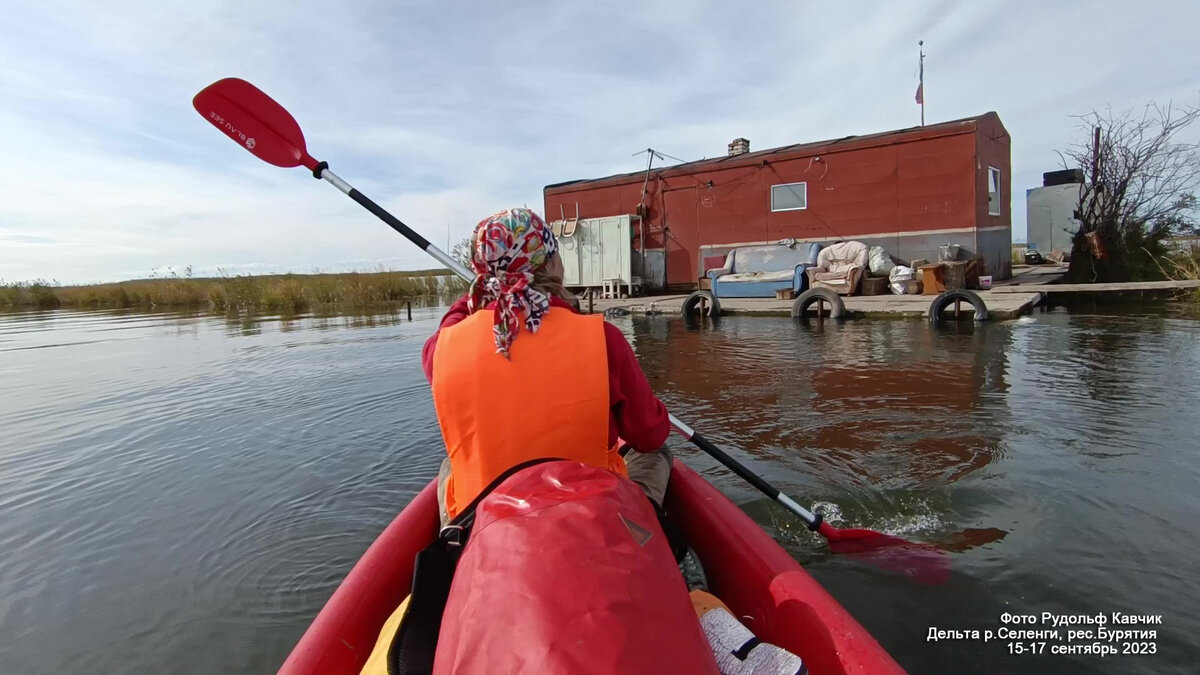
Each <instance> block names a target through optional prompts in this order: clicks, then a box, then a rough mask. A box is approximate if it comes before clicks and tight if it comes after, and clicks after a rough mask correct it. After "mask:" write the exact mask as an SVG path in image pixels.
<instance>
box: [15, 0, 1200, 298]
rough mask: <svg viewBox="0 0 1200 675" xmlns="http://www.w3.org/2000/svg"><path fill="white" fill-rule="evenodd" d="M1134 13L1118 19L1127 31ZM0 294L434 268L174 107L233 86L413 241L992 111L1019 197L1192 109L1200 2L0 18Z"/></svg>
mask: <svg viewBox="0 0 1200 675" xmlns="http://www.w3.org/2000/svg"><path fill="white" fill-rule="evenodd" d="M1135 7H1136V9H1134V8H1135ZM0 16H3V17H4V21H3V22H2V23H0V280H3V281H9V282H11V281H20V280H30V279H36V278H42V279H50V280H57V281H59V282H61V283H92V282H100V281H113V280H120V279H130V278H140V277H146V276H149V275H151V274H164V273H169V272H170V271H172V270H174V271H176V272H178V273H183V272H184V270H185V269H186V268H187V267H189V266H190V267H191V268H192V271H193V273H194V274H197V275H208V274H216V273H225V274H249V273H274V272H286V271H292V272H312V271H315V270H321V271H344V270H374V269H423V268H429V267H432V266H434V265H433V264H431V262H430V260H429V259H428V258H427V257H426V256H425V254H423V253H422V252H421V251H419V250H418V249H416V248H415V247H414V246H412V245H411V244H409V243H408V242H407V241H406V240H404V239H403V238H401V237H400V236H399V235H396V234H395V233H393V232H392V231H391V230H390V229H389V228H388V227H386V226H385V225H383V224H382V223H381V222H379V221H378V220H376V219H375V218H374V217H372V216H371V215H370V214H368V213H367V212H366V211H364V210H362V209H361V208H360V207H359V206H357V205H356V204H354V203H353V202H352V201H350V200H349V199H346V198H345V197H344V196H343V195H341V194H340V193H338V192H337V191H336V190H334V189H333V188H332V187H330V186H329V185H327V184H325V183H324V182H323V181H316V180H313V179H312V177H311V174H310V173H308V172H307V171H306V170H304V169H303V168H295V169H279V168H275V167H272V166H269V165H267V164H264V163H263V162H261V161H259V160H258V159H256V158H254V157H253V156H252V155H251V154H250V153H248V152H245V151H244V150H239V149H238V148H237V147H235V146H234V145H233V144H232V143H231V142H230V141H229V140H228V139H226V138H224V137H222V136H221V135H220V134H219V133H217V132H216V130H215V129H213V128H212V127H211V126H209V125H208V123H206V122H205V121H204V120H203V119H202V118H201V117H200V116H199V115H198V114H197V113H196V112H195V110H194V109H193V108H192V106H191V99H192V96H194V95H195V94H196V92H198V91H199V90H200V89H202V88H203V87H204V86H206V85H208V84H209V83H211V82H213V81H216V80H218V79H221V78H224V77H230V76H236V77H241V78H243V79H246V80H249V81H250V82H253V83H255V84H256V85H257V86H259V87H260V88H262V89H263V90H264V91H266V92H267V93H269V94H270V95H271V96H272V97H274V98H275V99H276V100H278V101H279V102H280V103H282V104H283V105H284V106H285V107H286V108H288V109H289V110H290V111H291V112H292V114H293V115H294V116H295V117H296V119H297V121H298V122H299V123H300V125H301V127H302V128H303V130H304V134H305V137H306V139H307V143H308V149H309V151H310V152H311V153H312V154H313V155H314V156H316V157H317V158H318V159H324V160H327V161H329V163H330V165H331V168H332V169H333V170H334V171H336V172H337V173H338V174H339V175H340V176H341V177H342V178H344V179H346V180H347V181H349V182H350V183H352V184H354V185H355V186H356V187H358V189H359V190H360V191H362V192H363V193H365V194H366V195H368V196H370V197H371V198H373V199H374V200H375V201H377V202H379V203H380V204H381V205H383V206H384V207H385V208H387V209H388V210H390V211H391V212H392V213H394V214H395V215H396V216H397V217H399V218H400V219H401V220H403V221H405V222H406V223H408V224H409V225H411V226H412V227H414V228H415V229H416V230H418V231H419V232H421V233H423V234H424V235H425V236H426V237H428V238H429V239H430V240H431V241H432V242H434V243H435V244H437V245H439V246H442V245H444V244H445V243H446V241H447V240H449V241H451V242H455V241H458V240H460V239H462V238H463V237H465V236H467V234H468V233H469V232H470V229H471V226H472V225H473V224H474V223H475V222H477V221H478V220H479V219H480V218H482V217H483V216H485V215H487V214H488V213H491V212H494V211H497V210H499V209H502V208H506V207H510V206H521V205H528V206H529V207H531V208H534V209H536V210H538V211H540V210H541V208H542V188H543V187H544V186H545V185H547V184H551V183H557V182H562V181H566V180H572V179H578V178H592V177H599V176H604V175H609V174H612V173H618V172H626V171H636V170H638V169H640V168H643V167H644V166H645V161H646V160H645V156H644V155H640V156H634V153H636V152H638V151H639V150H643V149H645V148H647V147H653V148H655V149H656V150H659V151H661V152H664V153H667V154H669V155H672V156H674V157H678V158H682V159H685V160H693V159H700V158H703V157H714V156H719V155H723V154H724V153H725V152H726V145H727V144H728V143H729V141H730V140H732V139H734V138H737V137H746V138H749V139H750V143H751V149H752V150H758V149H765V148H769V147H776V146H781V145H788V144H792V143H799V142H808V141H816V140H823V139H829V138H837V137H841V136H846V135H851V134H866V133H874V132H879V131H885V130H889V129H898V128H904V127H909V126H914V125H916V124H918V123H919V119H920V117H919V116H920V108H919V106H917V105H916V103H915V101H914V93H915V89H916V86H917V41H918V40H924V41H925V51H926V55H927V57H926V68H925V99H926V121H927V122H937V121H942V120H949V119H957V118H962V117H968V116H972V115H977V114H982V113H984V112H987V111H991V110H994V111H996V112H998V113H999V115H1000V118H1001V119H1002V120H1003V122H1004V124H1005V126H1006V127H1007V129H1008V131H1009V134H1010V135H1011V137H1012V170H1013V176H1012V179H1013V180H1012V186H1013V190H1012V192H1013V195H1012V202H1011V208H1012V214H1013V235H1014V239H1017V240H1023V238H1024V234H1025V203H1024V199H1025V190H1026V189H1028V188H1032V187H1037V186H1039V185H1040V184H1041V174H1042V172H1044V171H1050V170H1054V169H1057V168H1060V167H1059V159H1058V156H1057V155H1056V154H1055V152H1054V151H1055V150H1056V149H1062V148H1064V147H1066V146H1067V145H1069V144H1071V143H1074V142H1078V141H1081V140H1083V139H1084V138H1085V137H1086V132H1084V131H1081V130H1080V129H1079V128H1077V124H1078V123H1077V121H1076V120H1074V119H1073V118H1072V117H1071V116H1072V115H1078V114H1082V113H1086V112H1088V111H1090V110H1092V109H1095V108H1105V107H1107V106H1112V107H1113V108H1114V109H1118V110H1122V109H1126V108H1131V107H1140V106H1143V105H1145V104H1146V103H1148V102H1150V101H1156V102H1159V103H1165V102H1167V101H1175V102H1176V103H1188V104H1195V103H1197V102H1200V50H1197V49H1196V48H1195V43H1194V40H1195V29H1196V27H1197V26H1200V3H1196V2H1190V1H1187V0H1181V1H1177V2H1157V1H1147V2H1139V3H1137V4H1136V5H1131V4H1129V3H1127V2H1083V3H1047V2H934V1H928V2H915V1H914V2H900V1H897V2H888V3H878V2H860V1H847V2H840V3H809V2H795V1H794V0H793V1H789V2H766V1H764V2H754V3H734V2H727V1H725V2H706V1H689V2H683V1H680V0H675V1H670V2H655V1H653V0H638V1H635V2H626V1H624V0H608V1H606V2H584V1H582V0H580V1H573V2H557V3H552V2H504V3H497V2H475V1H472V0H461V1H459V2H453V3H448V2H436V1H432V0H430V1H402V0H387V1H380V2H368V1H359V0H342V1H341V2H337V3H331V2H309V1H307V0H287V1H282V0H257V1H256V2H242V1H236V2H226V1H223V0H209V1H206V2H190V3H183V2H179V1H178V0H165V1H164V0H158V1H155V2H143V1H141V0H125V1H122V2H110V1H108V0H96V1H93V2H86V3H85V2H79V1H78V0H75V1H72V2H59V1H56V0H41V1H39V2H36V3H33V2H18V1H17V0H0Z"/></svg>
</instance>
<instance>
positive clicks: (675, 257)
mask: <svg viewBox="0 0 1200 675" xmlns="http://www.w3.org/2000/svg"><path fill="white" fill-rule="evenodd" d="M697 209H698V207H697V205H696V188H695V187H694V186H693V187H686V188H680V189H677V190H668V191H666V192H664V193H663V211H664V217H665V218H664V222H663V226H664V228H665V232H664V237H663V238H664V239H665V241H666V247H667V285H668V286H693V287H694V286H695V285H696V282H697V281H698V280H699V275H698V272H697V269H699V262H698V260H697V257H698V256H699V254H700V228H699V226H698V223H697V222H696V218H697Z"/></svg>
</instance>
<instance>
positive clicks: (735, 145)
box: [729, 138, 750, 157]
mask: <svg viewBox="0 0 1200 675" xmlns="http://www.w3.org/2000/svg"><path fill="white" fill-rule="evenodd" d="M747 152H750V141H748V140H746V139H744V138H735V139H733V140H732V141H730V142H729V156H730V157H733V156H734V155H744V154H746V153H747Z"/></svg>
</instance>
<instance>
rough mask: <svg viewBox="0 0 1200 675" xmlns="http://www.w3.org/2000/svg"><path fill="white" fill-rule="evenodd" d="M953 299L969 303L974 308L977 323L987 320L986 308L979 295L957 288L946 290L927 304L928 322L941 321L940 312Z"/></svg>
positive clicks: (952, 301)
mask: <svg viewBox="0 0 1200 675" xmlns="http://www.w3.org/2000/svg"><path fill="white" fill-rule="evenodd" d="M955 300H962V301H964V302H969V303H971V306H972V307H974V308H975V322H976V323H979V322H982V321H987V320H988V308H987V305H985V304H984V302H983V298H981V297H979V294H978V293H975V292H974V291H967V290H959V291H946V292H944V293H942V294H941V295H939V296H937V297H936V298H934V299H933V302H932V303H930V305H929V322H930V323H937V322H938V321H941V318H942V312H943V311H944V310H945V309H946V308H947V307H949V306H950V305H951V304H953V303H954V301H955Z"/></svg>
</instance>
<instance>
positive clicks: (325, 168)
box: [313, 162, 821, 531]
mask: <svg viewBox="0 0 1200 675" xmlns="http://www.w3.org/2000/svg"><path fill="white" fill-rule="evenodd" d="M313 177H315V178H323V179H325V180H326V181H328V182H329V184H331V185H333V186H334V187H336V188H337V189H339V190H341V191H342V192H343V193H345V194H346V196H348V197H350V198H351V199H353V200H354V201H356V202H358V203H359V204H360V205H361V206H362V207H363V208H365V209H366V210H368V211H370V212H371V213H373V214H375V217H377V218H379V219H380V220H382V221H383V222H385V223H387V224H388V225H390V226H391V228H392V229H393V230H395V231H397V232H399V233H400V234H402V235H404V236H405V238H407V239H408V240H409V241H411V242H412V243H414V244H416V245H417V246H418V247H420V249H421V250H422V251H425V252H426V253H428V254H429V255H431V256H433V257H434V258H435V259H437V261H438V262H440V263H442V264H443V265H445V266H446V267H448V268H450V270H452V271H453V272H454V273H455V274H458V275H459V276H460V277H462V278H463V279H464V280H466V281H471V279H473V278H474V275H472V274H471V273H470V272H469V271H467V268H466V267H463V265H462V263H460V262H458V261H457V260H455V259H454V258H451V257H450V256H448V255H446V253H445V252H444V251H442V250H441V249H439V248H438V247H436V246H434V245H433V244H431V243H429V240H427V239H426V238H425V237H422V236H421V235H420V234H418V233H417V232H415V231H413V229H412V228H410V227H409V226H407V225H405V224H404V223H402V222H401V221H400V219H399V218H397V217H395V216H393V215H392V214H390V213H388V212H387V211H386V210H385V209H384V208H383V207H382V206H380V205H378V204H376V203H375V202H373V201H371V199H370V198H368V197H367V196H366V195H364V194H363V193H361V192H359V191H358V190H357V189H355V188H354V186H352V185H350V184H349V183H347V182H346V181H344V180H342V179H341V178H339V177H338V176H337V175H336V174H335V173H333V172H332V171H330V170H329V164H328V163H326V162H320V163H319V164H317V166H316V168H314V169H313ZM669 417H670V418H671V427H672V428H673V429H674V430H675V431H677V432H678V433H679V435H681V436H683V437H684V438H686V439H687V440H688V441H690V442H691V443H692V444H693V445H695V446H696V447H697V448H700V449H701V450H703V451H704V452H706V453H708V454H709V455H711V456H712V458H713V459H715V460H717V461H718V462H720V463H722V464H724V465H725V466H726V467H727V468H728V469H729V470H730V471H732V472H734V473H736V474H737V475H739V476H741V477H742V479H743V480H745V481H746V482H747V483H749V484H751V485H753V486H754V487H756V488H758V490H759V491H760V492H762V493H763V494H765V495H766V496H768V497H770V498H771V499H774V500H775V501H776V502H778V503H779V504H780V505H781V506H783V507H784V508H785V509H787V510H788V511H791V512H792V513H794V514H796V515H797V516H799V517H800V519H801V520H803V521H804V522H805V523H807V524H808V527H809V529H811V530H813V531H816V529H817V528H818V527H819V526H820V524H821V521H820V519H819V518H818V517H817V516H815V515H813V514H812V513H811V512H810V511H809V510H808V509H805V508H804V507H803V506H800V505H799V504H797V503H796V502H795V501H794V500H793V499H792V498H791V497H788V496H787V495H785V494H783V493H782V492H780V491H779V490H778V489H776V488H775V487H774V486H773V485H771V484H770V483H768V482H767V481H765V480H763V479H762V477H761V476H759V475H758V474H756V473H754V472H753V471H751V470H750V469H747V468H746V467H745V466H742V464H741V462H738V461H737V460H736V459H734V458H732V457H730V456H729V455H728V454H726V453H725V451H724V450H722V449H720V448H718V447H717V446H716V445H715V444H713V443H712V441H710V440H708V439H707V438H705V437H703V436H701V435H700V434H698V433H696V430H695V429H692V428H691V427H689V426H688V425H686V424H684V423H683V422H682V421H680V420H679V418H678V417H675V416H674V415H670V416H669Z"/></svg>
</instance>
